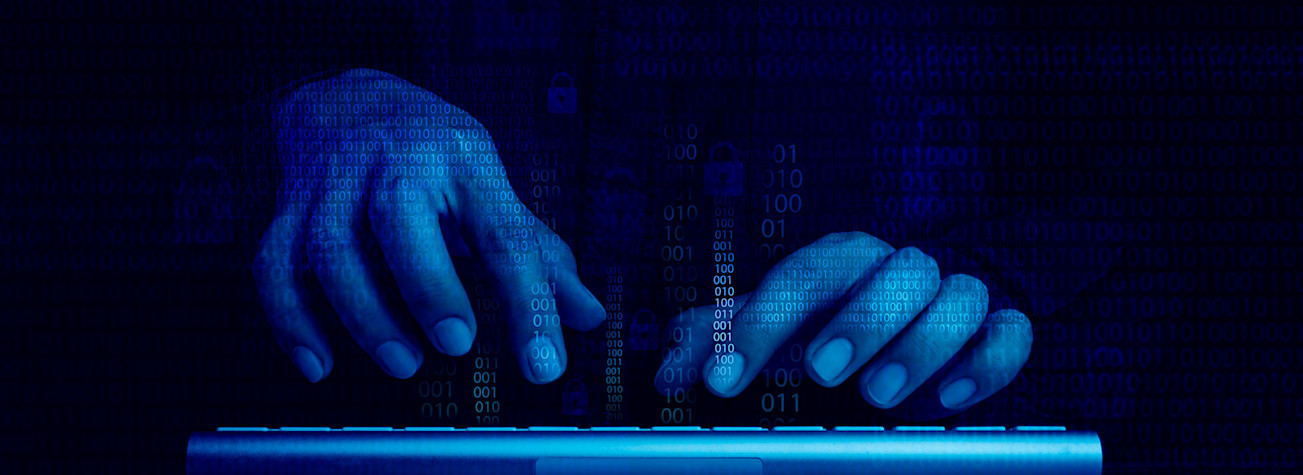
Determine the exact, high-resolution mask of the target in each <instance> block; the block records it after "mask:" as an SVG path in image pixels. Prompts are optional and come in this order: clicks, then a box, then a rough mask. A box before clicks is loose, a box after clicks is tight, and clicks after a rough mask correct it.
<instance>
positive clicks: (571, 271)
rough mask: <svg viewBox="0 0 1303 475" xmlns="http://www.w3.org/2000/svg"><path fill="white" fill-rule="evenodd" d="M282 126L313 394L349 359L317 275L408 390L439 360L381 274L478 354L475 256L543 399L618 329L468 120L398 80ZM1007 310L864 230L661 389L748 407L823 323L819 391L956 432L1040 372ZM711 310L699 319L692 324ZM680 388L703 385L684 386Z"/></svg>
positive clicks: (311, 108)
mask: <svg viewBox="0 0 1303 475" xmlns="http://www.w3.org/2000/svg"><path fill="white" fill-rule="evenodd" d="M359 98H366V99H365V100H363V99H359ZM276 125H277V131H278V137H277V143H278V146H279V147H280V154H281V156H282V159H281V160H282V161H281V163H282V165H283V167H284V170H285V180H284V186H283V187H282V189H281V190H280V193H279V196H278V210H279V211H278V215H277V217H276V218H275V219H274V220H273V222H272V224H271V226H270V228H269V229H268V230H267V232H266V235H265V236H264V238H263V242H262V248H261V251H260V252H259V254H258V257H257V259H256V261H255V265H254V272H255V277H256V279H257V281H258V284H259V294H260V297H261V299H262V303H263V306H264V309H265V310H266V312H267V314H268V316H269V319H270V321H271V323H272V327H273V328H274V329H275V331H276V335H277V338H278V340H279V342H280V344H281V347H282V348H283V349H284V350H285V351H286V353H287V354H289V355H290V358H291V360H292V361H293V362H294V363H295V364H296V365H297V366H298V367H299V368H300V370H301V371H302V372H303V374H304V375H305V376H306V377H307V378H308V379H309V380H310V381H314V382H315V381H319V380H321V379H322V378H324V377H325V376H326V375H328V374H329V373H330V369H331V366H332V363H333V357H332V353H331V350H330V344H329V343H328V342H327V341H326V339H325V337H324V334H323V333H322V331H321V326H320V322H319V319H320V318H323V317H322V316H320V315H311V314H310V312H309V310H308V306H307V304H306V297H305V293H304V288H303V279H304V278H310V277H315V278H316V279H317V280H318V281H320V283H321V285H322V287H323V289H325V291H326V294H327V297H328V300H330V303H331V304H332V306H333V307H334V309H335V313H337V314H338V315H339V317H340V319H341V320H342V322H343V323H344V326H345V327H346V328H348V330H349V332H350V333H351V334H352V336H353V338H354V340H356V341H357V343H358V344H359V345H360V346H361V347H362V348H363V349H364V350H366V351H367V352H368V353H369V354H370V355H372V357H373V358H374V359H375V360H376V363H377V364H378V365H379V366H380V367H381V368H382V369H383V370H385V371H386V372H388V373H389V374H391V375H393V376H395V377H399V378H406V377H410V376H411V375H412V374H414V373H415V372H416V370H417V369H418V368H419V367H420V364H421V361H422V359H423V354H422V351H421V347H422V345H420V344H418V343H417V342H418V341H419V340H418V337H416V336H413V335H410V334H408V333H407V332H405V331H403V330H402V327H403V326H404V322H400V321H398V317H397V315H402V314H403V313H404V312H401V311H400V310H401V309H393V308H389V307H388V305H389V304H388V303H387V301H386V299H385V298H383V297H382V296H383V295H384V289H382V288H380V286H379V284H378V283H377V282H376V281H375V277H374V276H375V275H379V274H383V273H384V272H386V271H387V272H390V273H392V275H393V276H394V280H395V282H396V284H397V287H398V290H399V291H400V293H401V294H402V297H403V301H404V303H405V304H406V305H407V307H408V308H407V310H410V313H411V315H412V316H413V318H415V319H416V321H417V323H418V324H419V326H420V328H422V329H423V330H424V331H425V333H426V336H427V338H428V339H429V340H430V342H431V343H432V344H433V345H434V347H435V348H436V349H438V350H439V351H441V352H443V353H445V354H448V355H453V356H457V355H461V354H465V353H466V352H467V351H468V350H469V349H470V346H471V342H472V340H473V339H474V335H475V330H476V325H475V318H474V313H473V311H472V310H471V306H470V302H469V299H468V298H467V296H466V291H465V290H464V289H463V288H462V287H461V284H460V279H459V278H458V276H457V274H456V271H455V270H454V268H453V265H452V261H451V258H450V257H449V256H450V251H452V252H453V253H460V252H469V253H470V254H473V255H475V256H477V257H478V258H479V259H480V260H481V261H482V263H483V265H484V267H485V268H486V269H488V270H489V271H490V272H489V273H490V275H491V276H492V279H493V283H494V285H495V288H496V293H497V295H498V296H499V298H500V299H501V300H502V301H503V306H504V314H505V315H507V322H508V331H509V333H510V335H511V338H512V340H513V341H511V347H512V348H513V349H514V350H515V351H516V354H517V356H518V360H519V363H520V367H521V371H522V372H523V373H524V375H525V377H526V379H528V380H529V381H531V382H534V383H538V384H541V383H547V382H551V381H554V380H556V379H557V378H558V377H560V375H561V374H562V373H563V372H564V371H565V367H566V354H565V346H564V340H563V339H562V338H561V335H560V331H561V328H560V325H561V324H562V323H564V324H565V325H566V326H569V327H571V328H575V329H580V330H586V329H592V328H595V327H596V326H598V325H599V324H600V323H601V322H602V321H603V320H604V318H605V313H604V311H603V309H602V306H601V304H600V303H599V302H598V301H597V299H596V298H594V297H593V295H592V293H591V292H589V291H588V290H587V289H586V288H584V286H583V284H582V283H581V282H580V280H579V278H578V275H577V274H576V271H575V263H574V258H573V256H572V254H571V252H570V250H569V248H568V247H566V245H565V244H564V243H562V242H561V241H560V240H559V239H558V238H557V237H556V235H555V234H554V233H552V231H551V230H550V229H548V228H547V227H546V226H545V225H543V224H542V223H541V222H540V221H538V220H537V218H535V217H534V216H533V214H531V213H530V212H529V211H528V210H527V209H526V208H525V207H524V205H522V204H521V203H520V202H519V200H518V199H517V198H516V195H515V193H514V192H513V191H512V189H511V187H510V183H509V182H508V180H507V176H506V173H505V170H504V169H503V168H502V165H501V162H500V161H499V159H498V157H497V154H496V151H495V148H494V145H493V141H492V138H491V137H490V136H489V134H488V132H487V131H486V130H485V129H484V127H483V126H482V125H480V123H479V122H478V121H477V120H475V119H474V118H473V117H471V116H470V115H468V114H467V113H465V112H464V111H462V110H460V109H458V108H456V107H454V106H452V105H449V104H447V103H446V102H444V101H443V100H442V99H440V98H439V97H438V96H436V95H435V94H433V93H431V92H429V91H425V90H423V89H420V88H419V87H417V86H415V85H413V84H411V83H409V82H406V81H403V80H401V79H399V78H396V77H394V76H391V75H388V74H386V73H381V72H378V71H371V70H354V71H350V72H348V73H345V74H343V75H341V76H337V77H335V78H331V79H328V80H324V81H320V82H316V83H312V84H309V85H307V86H304V87H303V88H302V89H300V90H298V91H296V92H295V93H294V94H293V95H292V97H291V98H290V99H289V100H287V101H286V103H285V104H284V105H283V107H282V108H281V110H280V111H279V113H278V114H277V116H276ZM413 136H417V137H421V138H419V139H415V138H412V137H413ZM372 241H374V243H375V244H376V246H375V247H378V251H374V252H373V251H372V250H371V248H370V245H371V242H372ZM463 248H466V249H468V250H467V251H460V249H463ZM547 256H553V257H552V258H550V259H549V258H548V257H547ZM549 260H551V261H555V262H549ZM309 270H310V271H311V274H312V275H311V276H308V275H305V274H307V272H304V271H309ZM543 283H550V284H554V285H551V286H550V285H538V284H543ZM552 288H555V289H556V295H551V289H552ZM987 301H988V298H987V293H986V288H985V287H984V286H983V284H982V283H981V282H980V281H978V280H977V279H975V278H972V277H970V276H966V275H962V274H956V275H951V276H948V277H947V278H945V279H944V280H943V279H941V278H940V270H939V269H938V268H937V264H936V261H935V260H934V259H932V258H931V257H930V256H927V255H926V254H924V253H923V252H921V251H919V250H918V249H916V248H912V247H906V248H903V249H899V250H897V249H895V248H894V247H892V246H891V245H888V244H887V243H884V242H882V241H881V240H878V239H876V238H874V237H872V236H869V235H867V234H865V233H860V232H851V233H839V234H832V235H828V236H825V237H824V238H821V239H819V240H818V241H816V242H814V243H812V244H810V245H808V246H806V247H804V248H802V249H800V250H798V251H797V252H795V253H793V254H792V255H790V256H788V257H787V258H786V259H784V260H783V261H782V262H780V263H779V264H778V265H776V266H775V267H774V268H773V269H771V270H770V271H769V272H768V274H767V275H766V277H765V278H764V279H763V280H762V282H761V283H760V286H759V287H758V289H757V290H756V291H755V292H754V293H752V294H749V295H743V296H739V297H738V298H737V299H736V302H735V304H734V307H733V309H734V310H735V312H733V313H731V314H730V315H731V322H729V323H730V325H729V327H728V330H727V331H728V332H729V339H728V341H730V342H732V343H733V352H732V353H731V354H729V355H716V354H713V351H714V350H712V348H711V345H712V343H713V342H712V339H711V338H694V339H691V340H685V341H683V342H681V343H680V345H683V346H685V347H690V349H691V350H692V351H690V352H686V353H685V354H690V355H692V356H693V358H682V359H678V360H673V359H667V360H666V361H665V362H664V363H663V365H662V368H661V370H660V371H659V372H658V374H657V376H656V384H657V387H658V388H659V389H660V390H661V391H662V392H670V391H673V390H675V389H678V388H682V387H685V386H688V385H691V384H694V383H695V382H696V380H697V379H699V377H696V378H694V377H693V376H699V375H707V377H706V379H707V381H706V386H707V387H708V388H709V389H710V390H711V391H712V392H713V393H715V394H716V395H719V396H722V397H732V396H736V395H737V394H739V393H741V392H742V391H743V390H744V389H746V387H747V385H748V384H750V382H751V380H752V379H754V378H755V376H756V375H757V374H758V373H759V372H760V370H761V369H762V368H763V367H764V366H765V364H766V363H767V362H768V361H769V359H770V357H771V356H772V355H773V354H774V353H775V351H776V350H778V349H779V346H780V345H781V344H782V343H784V342H786V341H787V340H788V339H789V338H790V337H791V336H792V335H794V334H795V333H796V332H797V330H798V329H800V328H801V327H802V326H804V325H806V324H807V323H811V322H817V323H819V324H822V327H821V330H820V331H819V333H818V334H817V335H816V336H814V337H813V339H811V340H810V341H809V342H808V343H807V344H806V349H805V351H806V353H805V355H804V358H803V360H804V361H805V364H806V369H807V371H808V374H809V375H810V376H811V378H812V379H814V380H815V381H817V382H819V383H820V384H822V385H824V386H829V387H831V386H836V385H838V384H841V383H843V382H844V381H846V380H848V379H850V378H851V376H854V375H855V374H857V373H858V374H859V377H858V378H856V379H857V381H858V383H857V384H858V386H859V388H860V392H861V393H862V394H863V395H864V398H865V400H866V401H868V402H869V403H870V404H872V405H874V406H877V407H879V408H883V409H891V410H893V411H895V412H897V413H898V414H900V415H902V416H905V417H911V418H915V419H931V418H936V417H942V416H945V415H948V414H952V413H954V412H958V411H960V410H963V409H964V408H967V407H969V406H971V405H973V404H975V403H977V402H979V401H981V400H983V399H985V398H987V397H989V396H990V395H992V394H994V393H995V392H996V391H998V390H999V389H1001V388H1003V387H1004V386H1006V385H1007V384H1008V383H1009V381H1011V380H1012V379H1013V377H1014V375H1016V374H1017V372H1018V370H1019V369H1020V368H1021V367H1022V365H1023V364H1024V363H1025V362H1026V360H1027V357H1028V354H1029V351H1030V348H1031V329H1030V328H1031V327H1030V324H1029V323H1028V321H1027V318H1026V317H1025V316H1023V315H1022V314H1021V313H1020V312H1018V311H1016V310H1003V311H998V312H994V313H991V314H989V315H988V314H987ZM531 308H543V309H553V310H552V312H555V313H551V314H549V313H548V312H547V310H544V311H543V312H539V311H533V310H531ZM714 310H715V308H713V307H700V308H698V309H695V310H693V311H689V312H685V314H683V315H680V316H678V317H676V318H675V319H674V321H673V322H671V325H680V326H689V327H691V329H692V330H693V331H694V332H699V333H698V334H700V335H703V336H704V335H708V334H710V333H711V332H712V327H711V325H712V324H713V323H714V320H715V319H714V318H712V317H711V315H713V314H714ZM694 311H695V312H698V313H697V315H699V316H698V317H697V318H688V317H690V316H691V315H692V312H694ZM540 313H541V314H542V315H541V318H538V316H539V314H540ZM822 317H826V318H822ZM811 324H814V323H811ZM973 339H976V342H975V344H974V345H971V346H970V347H969V348H970V349H969V350H967V351H961V350H962V349H963V348H964V346H965V344H966V343H968V342H969V341H970V340H973ZM720 356H727V357H726V358H720ZM688 369H694V370H696V371H686V370H688ZM667 372H672V373H674V374H683V375H684V376H685V377H682V378H677V379H674V380H673V381H670V380H669V379H667V378H664V377H662V375H664V374H667Z"/></svg>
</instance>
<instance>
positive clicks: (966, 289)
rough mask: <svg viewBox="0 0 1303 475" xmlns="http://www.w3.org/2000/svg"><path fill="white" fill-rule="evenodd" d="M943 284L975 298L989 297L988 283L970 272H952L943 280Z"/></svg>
mask: <svg viewBox="0 0 1303 475" xmlns="http://www.w3.org/2000/svg"><path fill="white" fill-rule="evenodd" d="M941 286H942V287H944V288H945V289H947V290H949V291H951V292H958V293H960V295H961V296H964V297H969V298H970V299H974V300H975V299H978V298H981V299H985V298H986V297H987V291H986V284H984V283H982V281H981V279H978V278H976V277H973V276H971V275H968V274H952V275H950V276H949V277H946V278H945V280H943V281H942V282H941Z"/></svg>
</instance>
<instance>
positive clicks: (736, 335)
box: [703, 232, 893, 397]
mask: <svg viewBox="0 0 1303 475" xmlns="http://www.w3.org/2000/svg"><path fill="white" fill-rule="evenodd" d="M892 251H893V249H892V248H891V246H890V245H888V244H887V243H885V242H882V241H881V240H878V239H877V238H875V237H873V236H870V235H868V234H865V233H861V232H851V233H838V234H829V235H827V236H824V237H822V238H820V239H819V240H818V241H815V242H814V243H812V244H810V245H808V246H805V247H803V248H801V249H798V250H797V251H796V252H794V253H792V255H790V256H787V257H786V258H784V259H783V260H782V261H781V262H779V263H778V265H776V266H774V268H773V269H771V270H770V271H769V273H768V274H766V275H765V277H764V279H763V280H761V282H760V286H759V287H758V288H757V289H756V291H755V292H754V293H753V294H752V296H751V297H752V298H751V299H750V301H748V302H747V304H746V306H744V307H741V310H739V311H738V312H737V313H736V315H735V316H733V317H732V318H731V320H730V321H729V323H728V324H727V325H726V326H724V330H723V331H725V332H727V337H728V338H727V340H725V342H726V343H725V344H723V345H717V346H716V348H722V350H719V349H716V350H712V351H713V352H714V354H713V355H712V356H711V357H710V358H707V360H706V367H705V368H704V369H703V373H704V374H705V378H706V387H707V388H709V389H710V390H711V392H713V393H715V394H716V395H718V396H720V397H733V396H736V395H738V394H739V393H741V392H742V390H744V389H746V386H747V385H749V384H750V383H751V380H753V379H755V376H756V374H758V373H759V372H760V370H761V369H763V368H764V366H765V363H767V362H768V361H769V358H770V357H771V356H773V354H774V351H775V350H777V349H778V347H779V345H781V344H782V343H783V342H784V341H787V339H788V338H790V337H791V336H792V335H793V334H794V333H795V332H796V331H797V329H799V328H800V327H801V325H803V324H804V323H805V322H806V321H807V320H809V319H810V318H811V317H812V316H814V315H818V314H822V313H825V312H828V311H830V310H832V309H834V308H838V307H839V304H840V302H844V301H845V298H846V297H847V296H849V295H851V291H852V290H853V288H854V287H855V286H856V285H857V283H859V282H861V280H862V278H863V277H864V276H865V275H868V274H869V273H871V272H872V271H873V269H875V268H877V267H878V265H879V264H880V263H882V261H883V259H884V258H885V257H886V256H887V255H889V254H890V253H891V252H892ZM712 340H713V338H712ZM728 343H731V345H729V344H728ZM730 347H731V349H732V351H728V350H729V348H730Z"/></svg>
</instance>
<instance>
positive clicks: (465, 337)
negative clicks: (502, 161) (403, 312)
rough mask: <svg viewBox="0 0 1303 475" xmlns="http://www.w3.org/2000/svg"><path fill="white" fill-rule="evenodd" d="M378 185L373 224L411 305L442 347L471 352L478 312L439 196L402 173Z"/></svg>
mask: <svg viewBox="0 0 1303 475" xmlns="http://www.w3.org/2000/svg"><path fill="white" fill-rule="evenodd" d="M373 190H374V191H373V194H372V196H371V209H370V213H369V214H370V216H371V229H372V230H373V231H374V232H375V235H376V239H377V240H379V241H380V247H381V249H382V250H383V252H384V255H385V261H387V262H388V263H389V270H390V272H392V273H393V276H394V280H395V281H397V283H398V290H399V292H401V293H402V295H403V300H404V301H405V302H407V308H408V309H410V310H411V313H412V316H413V317H414V318H415V319H416V322H417V324H419V325H420V327H421V329H422V330H424V331H425V334H426V336H427V337H428V338H429V339H430V342H431V343H433V344H434V347H435V348H436V349H438V350H439V352H441V353H443V354H446V355H451V356H459V355H463V354H466V352H468V351H470V349H471V343H472V342H474V340H475V330H476V326H475V313H474V311H473V310H472V309H471V302H470V297H467V295H466V289H464V288H462V285H461V280H460V279H459V278H458V277H457V270H456V269H455V268H453V263H452V257H451V256H449V255H448V249H447V246H446V245H445V244H444V239H443V232H442V230H441V229H440V227H439V215H438V214H437V212H436V211H435V210H434V208H433V207H432V206H431V203H430V200H432V199H435V197H433V196H432V195H431V194H430V193H428V192H427V191H426V190H424V189H421V188H418V187H417V186H415V183H413V182H412V181H411V180H407V179H404V178H402V177H389V178H384V179H380V180H377V182H376V185H375V188H374V189H373Z"/></svg>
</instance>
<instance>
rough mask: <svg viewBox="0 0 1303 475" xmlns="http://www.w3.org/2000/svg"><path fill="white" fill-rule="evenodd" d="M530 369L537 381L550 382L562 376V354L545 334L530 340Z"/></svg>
mask: <svg viewBox="0 0 1303 475" xmlns="http://www.w3.org/2000/svg"><path fill="white" fill-rule="evenodd" d="M526 351H528V352H529V361H530V363H529V371H530V373H532V374H533V375H534V380H535V382H538V383H550V382H552V381H553V380H555V379H557V378H559V377H561V356H560V355H558V354H557V350H556V345H553V344H552V339H551V338H548V337H546V336H543V335H539V336H536V337H534V338H531V339H530V340H529V348H528V349H526Z"/></svg>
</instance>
